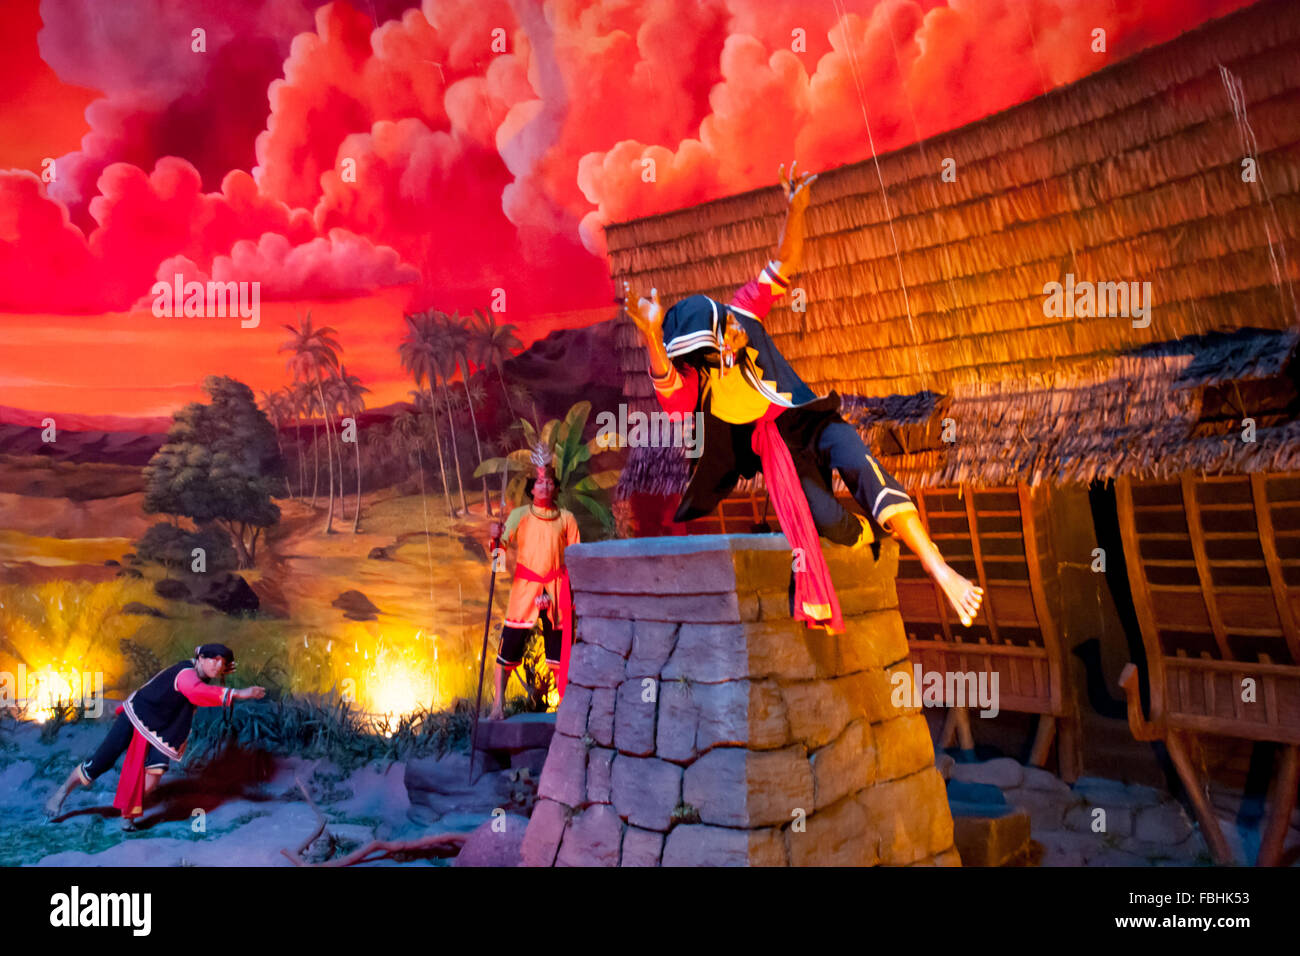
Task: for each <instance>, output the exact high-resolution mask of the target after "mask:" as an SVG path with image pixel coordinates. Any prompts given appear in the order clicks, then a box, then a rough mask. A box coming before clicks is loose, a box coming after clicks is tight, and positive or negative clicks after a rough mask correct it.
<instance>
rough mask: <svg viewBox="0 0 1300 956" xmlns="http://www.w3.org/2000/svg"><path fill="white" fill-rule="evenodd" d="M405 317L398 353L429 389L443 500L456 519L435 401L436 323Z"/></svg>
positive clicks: (417, 380) (422, 317)
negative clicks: (404, 330)
mask: <svg viewBox="0 0 1300 956" xmlns="http://www.w3.org/2000/svg"><path fill="white" fill-rule="evenodd" d="M402 318H403V320H404V321H405V322H406V335H405V336H404V337H403V339H402V341H401V344H400V345H398V347H397V351H398V354H399V355H400V356H401V360H402V368H403V369H405V370H406V371H407V372H408V373H409V374H410V375H411V377H412V378H414V379H415V384H416V387H417V388H422V389H423V388H427V389H428V393H429V406H430V409H429V410H430V413H431V415H432V418H433V430H434V435H435V439H434V446H435V447H436V448H437V449H438V473H439V474H440V475H441V476H442V497H443V501H444V503H445V504H446V506H447V514H449V515H452V516H453V517H454V516H455V509H454V508H453V507H452V504H451V491H450V488H449V486H448V484H447V466H446V463H445V462H444V460H443V457H442V436H441V434H440V432H439V429H438V415H437V411H436V403H435V402H434V399H433V386H434V379H435V378H436V377H437V374H438V361H437V335H436V332H435V329H434V327H433V322H432V321H431V320H430V318H429V315H428V313H426V312H414V313H411V314H408V315H404V316H402ZM421 474H423V472H421Z"/></svg>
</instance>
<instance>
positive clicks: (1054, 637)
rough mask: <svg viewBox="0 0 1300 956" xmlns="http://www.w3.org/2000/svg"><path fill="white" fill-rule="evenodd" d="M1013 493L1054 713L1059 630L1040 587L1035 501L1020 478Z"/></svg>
mask: <svg viewBox="0 0 1300 956" xmlns="http://www.w3.org/2000/svg"><path fill="white" fill-rule="evenodd" d="M1016 494H1017V495H1018V497H1019V499H1020V529H1021V533H1022V534H1023V535H1024V537H1025V565H1026V566H1027V567H1028V569H1029V595H1030V598H1031V599H1032V600H1033V603H1034V615H1035V616H1036V617H1037V618H1038V630H1039V631H1040V632H1041V633H1042V635H1043V645H1044V646H1045V647H1046V649H1047V669H1048V683H1049V687H1048V693H1050V694H1051V697H1052V707H1053V709H1055V710H1056V712H1057V713H1060V712H1061V710H1062V698H1063V687H1062V685H1063V682H1064V680H1065V668H1064V666H1063V663H1064V662H1063V659H1062V649H1061V644H1060V631H1059V630H1058V629H1057V626H1056V618H1055V617H1054V615H1053V614H1052V610H1051V608H1049V607H1048V605H1047V591H1046V590H1045V589H1044V587H1043V568H1042V564H1041V560H1042V556H1041V555H1040V554H1039V551H1038V526H1037V523H1036V522H1035V521H1034V500H1033V495H1032V494H1031V493H1030V491H1029V486H1028V485H1026V484H1025V483H1024V482H1023V481H1022V482H1019V483H1018V484H1017V485H1016Z"/></svg>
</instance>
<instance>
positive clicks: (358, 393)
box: [335, 365, 370, 534]
mask: <svg viewBox="0 0 1300 956" xmlns="http://www.w3.org/2000/svg"><path fill="white" fill-rule="evenodd" d="M335 382H336V383H337V384H338V394H339V405H340V407H341V408H342V409H343V414H344V415H350V416H351V417H352V419H353V422H354V424H353V429H354V431H355V437H356V441H354V442H353V443H352V444H353V446H354V447H355V448H356V464H357V500H356V507H355V509H354V510H353V513H352V533H353V534H356V533H357V524H358V523H359V522H360V521H361V421H360V418H361V413H362V412H363V411H364V410H365V407H366V400H365V398H364V396H365V395H367V394H369V392H370V389H368V388H366V387H365V386H364V385H362V384H361V379H359V378H357V377H356V376H355V375H350V374H348V367H347V366H346V365H340V366H339V373H338V376H337V377H336V378H335ZM340 494H341V492H340Z"/></svg>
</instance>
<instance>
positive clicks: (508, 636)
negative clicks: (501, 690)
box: [497, 611, 564, 670]
mask: <svg viewBox="0 0 1300 956" xmlns="http://www.w3.org/2000/svg"><path fill="white" fill-rule="evenodd" d="M537 623H538V624H540V625H541V627H542V639H543V640H544V641H545V642H546V661H547V663H549V664H558V663H559V662H560V642H561V641H562V640H563V638H564V634H563V632H562V631H561V630H560V629H559V628H558V627H552V626H551V619H550V618H549V617H547V616H546V612H545V611H542V612H540V613H539V614H538V616H537ZM533 630H534V629H533V628H531V627H503V628H501V649H500V650H499V651H497V663H498V664H500V665H501V666H502V667H504V668H505V669H506V670H510V669H512V668H515V667H518V666H519V662H520V661H522V660H523V659H524V649H525V648H526V647H527V646H528V638H529V637H531V636H532V633H533Z"/></svg>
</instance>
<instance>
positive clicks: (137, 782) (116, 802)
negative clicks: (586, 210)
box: [113, 705, 149, 820]
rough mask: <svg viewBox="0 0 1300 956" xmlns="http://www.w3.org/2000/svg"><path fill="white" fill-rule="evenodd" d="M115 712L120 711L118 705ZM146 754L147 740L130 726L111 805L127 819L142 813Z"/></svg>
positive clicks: (147, 749)
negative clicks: (128, 737) (129, 734)
mask: <svg viewBox="0 0 1300 956" xmlns="http://www.w3.org/2000/svg"><path fill="white" fill-rule="evenodd" d="M117 712H118V713H119V714H120V713H121V712H122V708H121V706H120V705H119V706H118V708H117ZM148 754H149V743H148V741H146V740H145V739H144V738H143V737H142V736H140V731H138V730H136V729H135V728H134V727H133V728H131V745H130V746H129V747H127V748H126V759H125V760H123V761H122V774H121V776H119V777H118V779H117V795H116V796H115V797H114V798H113V806H115V807H117V808H118V809H119V810H121V811H122V816H124V817H126V818H127V819H128V820H130V819H134V818H135V817H138V816H140V815H141V814H143V813H144V762H145V760H146V759H147V758H148Z"/></svg>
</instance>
